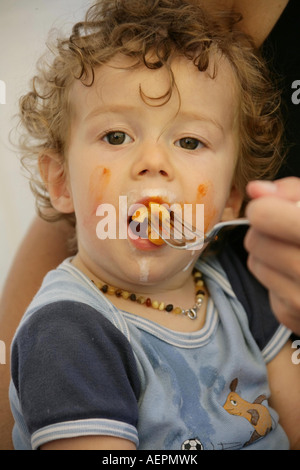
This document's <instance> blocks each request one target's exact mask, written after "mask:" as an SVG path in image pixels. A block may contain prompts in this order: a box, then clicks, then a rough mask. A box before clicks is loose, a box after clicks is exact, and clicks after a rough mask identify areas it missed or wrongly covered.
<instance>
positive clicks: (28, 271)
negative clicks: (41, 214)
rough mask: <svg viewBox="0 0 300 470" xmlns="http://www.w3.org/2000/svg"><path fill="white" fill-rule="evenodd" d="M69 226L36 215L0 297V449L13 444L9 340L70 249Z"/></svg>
mask: <svg viewBox="0 0 300 470" xmlns="http://www.w3.org/2000/svg"><path fill="white" fill-rule="evenodd" d="M70 233H71V230H70V228H69V226H67V225H66V223H64V222H57V223H53V224H50V223H47V222H45V221H43V220H41V219H39V218H36V219H35V220H34V221H33V223H32V224H31V226H30V228H29V230H28V233H27V234H26V236H25V238H24V240H23V241H22V244H21V246H20V248H19V250H18V252H17V254H16V256H15V259H14V261H13V263H12V266H11V269H10V271H9V273H8V276H7V279H6V283H5V286H4V289H3V293H2V296H1V299H0V339H1V341H3V342H4V343H5V349H6V364H5V365H3V364H2V365H0V416H1V419H0V450H6V449H11V448H12V441H11V430H12V423H13V420H12V416H11V413H10V407H9V400H8V387H9V380H10V357H9V351H10V344H11V340H12V336H13V334H14V332H15V330H16V328H17V326H18V324H19V321H20V319H21V317H22V315H23V313H24V312H25V310H26V308H27V306H28V304H29V303H30V301H31V299H32V297H33V296H34V295H35V293H36V291H37V290H38V288H39V286H40V285H41V282H42V279H43V277H44V275H45V274H46V273H47V272H48V271H49V270H50V269H52V268H54V267H56V266H57V265H58V264H59V263H60V262H61V261H62V260H63V259H64V258H66V256H68V255H69V254H70V253H69V251H68V247H67V239H68V236H69V235H70Z"/></svg>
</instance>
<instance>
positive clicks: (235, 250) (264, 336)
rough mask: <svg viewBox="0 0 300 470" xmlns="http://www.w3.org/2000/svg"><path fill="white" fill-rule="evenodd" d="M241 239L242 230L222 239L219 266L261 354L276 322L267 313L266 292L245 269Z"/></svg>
mask: <svg viewBox="0 0 300 470" xmlns="http://www.w3.org/2000/svg"><path fill="white" fill-rule="evenodd" d="M246 230H247V229H246ZM244 235H245V228H243V227H238V228H237V229H235V230H233V231H232V232H230V236H227V237H226V238H225V242H224V247H223V250H222V253H221V254H220V262H221V265H222V267H223V269H224V271H225V272H226V274H227V277H228V279H229V282H230V284H231V286H232V289H233V291H234V293H235V295H236V296H237V298H238V300H239V301H240V302H241V304H242V305H243V307H244V309H245V311H246V313H247V316H248V321H249V328H250V331H251V333H252V336H253V337H254V339H255V341H256V343H257V344H258V346H259V348H260V350H263V349H264V347H265V346H266V345H267V344H268V343H269V341H270V340H271V338H272V337H273V336H274V334H275V332H276V331H277V329H278V327H279V322H278V321H277V319H276V317H275V315H274V313H273V311H272V309H271V306H270V302H269V295H268V291H267V289H265V288H264V286H263V285H262V284H261V283H260V282H259V281H258V280H257V279H256V278H255V277H254V276H253V275H252V274H251V273H250V271H249V270H248V268H247V265H246V263H247V256H248V255H247V252H246V251H245V249H244V247H243V240H244Z"/></svg>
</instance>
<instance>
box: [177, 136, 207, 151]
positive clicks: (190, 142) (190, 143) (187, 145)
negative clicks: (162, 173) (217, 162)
mask: <svg viewBox="0 0 300 470" xmlns="http://www.w3.org/2000/svg"><path fill="white" fill-rule="evenodd" d="M175 145H176V146H177V147H181V148H183V149H185V150H198V149H200V148H201V147H204V144H203V143H202V142H201V141H200V140H198V139H196V138H194V137H184V138H183V139H179V140H177V141H176V142H175Z"/></svg>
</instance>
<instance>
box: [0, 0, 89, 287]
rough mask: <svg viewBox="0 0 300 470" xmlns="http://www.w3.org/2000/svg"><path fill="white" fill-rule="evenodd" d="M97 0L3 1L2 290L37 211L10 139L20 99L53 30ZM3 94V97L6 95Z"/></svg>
mask: <svg viewBox="0 0 300 470" xmlns="http://www.w3.org/2000/svg"><path fill="white" fill-rule="evenodd" d="M90 4H91V0H0V80H2V81H3V82H4V83H5V85H6V93H5V98H6V99H5V104H1V103H2V100H1V99H0V292H1V289H2V286H3V282H4V280H5V277H6V274H7V271H8V269H9V267H10V265H11V263H12V260H13V257H14V254H15V252H16V250H17V248H18V246H19V244H20V243H21V240H22V238H23V237H24V235H25V233H26V230H27V229H28V226H29V224H30V222H31V221H32V219H33V218H34V215H35V208H34V198H33V196H32V194H31V191H30V189H29V185H28V181H27V180H26V178H25V176H24V172H23V170H21V165H20V162H19V156H18V154H17V152H16V149H14V148H13V147H12V145H11V143H10V140H9V133H10V131H11V129H12V128H14V127H15V126H16V124H17V119H16V118H14V116H15V115H16V113H17V112H18V100H19V97H20V96H21V95H22V94H25V93H26V92H27V91H28V87H29V80H30V79H31V78H32V77H33V76H34V74H35V70H36V68H35V66H36V62H37V60H38V59H39V57H40V56H41V55H42V54H43V53H44V52H45V51H46V41H47V39H48V34H49V31H50V30H51V29H52V28H58V29H59V30H63V31H64V32H67V33H69V32H70V31H71V28H72V25H73V24H74V23H75V22H76V21H79V20H82V19H83V18H84V13H85V11H86V10H87V8H88V6H89V5H90ZM0 96H1V95H0Z"/></svg>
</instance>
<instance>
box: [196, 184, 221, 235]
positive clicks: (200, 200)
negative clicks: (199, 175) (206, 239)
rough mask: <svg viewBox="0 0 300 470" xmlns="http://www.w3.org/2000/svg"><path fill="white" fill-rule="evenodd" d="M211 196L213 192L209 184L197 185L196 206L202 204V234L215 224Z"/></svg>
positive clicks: (214, 212)
mask: <svg viewBox="0 0 300 470" xmlns="http://www.w3.org/2000/svg"><path fill="white" fill-rule="evenodd" d="M213 195H214V190H213V184H212V183H211V182H205V183H201V184H199V186H198V188H197V198H196V204H204V233H206V232H207V231H208V230H209V229H210V227H211V226H212V225H213V224H214V223H215V218H216V215H217V211H216V208H215V206H214V197H213Z"/></svg>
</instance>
